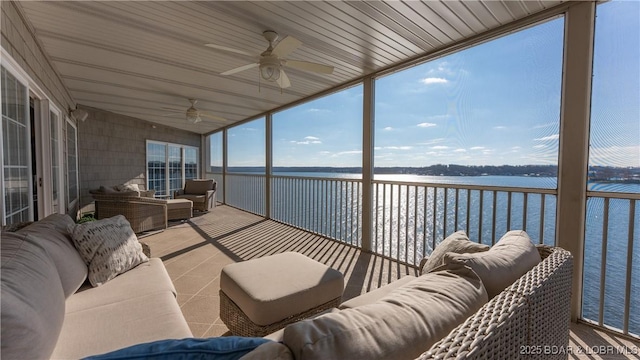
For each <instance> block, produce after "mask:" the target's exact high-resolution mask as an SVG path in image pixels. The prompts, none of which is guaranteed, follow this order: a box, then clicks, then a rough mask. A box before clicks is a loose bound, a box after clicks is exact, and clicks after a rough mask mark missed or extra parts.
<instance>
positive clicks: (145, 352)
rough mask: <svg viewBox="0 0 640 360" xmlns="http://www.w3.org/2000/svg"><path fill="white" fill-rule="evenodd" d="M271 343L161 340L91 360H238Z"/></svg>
mask: <svg viewBox="0 0 640 360" xmlns="http://www.w3.org/2000/svg"><path fill="white" fill-rule="evenodd" d="M267 342H272V341H271V340H267V339H263V338H251V337H240V336H222V337H215V338H206V339H195V338H187V339H181V340H159V341H153V342H149V343H144V344H137V345H133V346H129V347H126V348H124V349H120V350H116V351H112V352H109V353H106V354H102V355H95V356H89V357H87V358H85V359H88V360H115V359H157V360H161V359H212V360H237V359H240V358H241V357H242V356H243V355H245V354H248V353H249V352H251V351H252V350H253V349H255V348H257V347H258V346H260V345H262V344H265V343H267Z"/></svg>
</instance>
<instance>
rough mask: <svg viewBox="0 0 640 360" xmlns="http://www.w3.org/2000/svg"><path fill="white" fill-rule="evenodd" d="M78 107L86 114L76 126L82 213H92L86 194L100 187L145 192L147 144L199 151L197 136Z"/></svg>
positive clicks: (94, 109) (93, 109)
mask: <svg viewBox="0 0 640 360" xmlns="http://www.w3.org/2000/svg"><path fill="white" fill-rule="evenodd" d="M79 107H80V108H82V109H84V110H86V111H87V112H88V113H89V116H88V117H87V119H86V120H85V121H84V122H80V123H79V124H78V167H79V169H78V170H79V174H80V206H81V211H90V210H92V202H93V198H92V197H91V195H90V194H89V190H91V189H97V188H99V187H100V186H101V185H104V186H113V185H117V184H123V183H129V184H139V185H142V186H143V187H144V188H146V183H147V178H146V177H147V175H146V171H147V168H146V154H147V147H146V141H147V140H156V141H164V142H168V143H174V144H181V145H189V146H194V147H197V148H199V149H200V134H196V133H192V132H189V131H184V130H178V129H175V128H171V127H165V126H162V125H158V124H153V123H150V122H147V121H144V120H140V119H137V118H133V117H129V116H124V115H119V114H115V113H112V112H108V111H104V110H100V109H96V108H92V107H87V106H82V105H79ZM199 151H202V149H200V150H199Z"/></svg>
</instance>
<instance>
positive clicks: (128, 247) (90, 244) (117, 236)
mask: <svg viewBox="0 0 640 360" xmlns="http://www.w3.org/2000/svg"><path fill="white" fill-rule="evenodd" d="M69 233H71V238H72V239H73V243H74V245H75V247H76V249H78V252H79V253H80V256H81V257H82V260H84V262H85V264H87V266H88V267H89V276H88V277H89V282H91V285H93V286H100V285H102V284H104V283H105V282H107V281H109V280H111V279H113V278H114V277H116V276H118V275H119V274H122V273H124V272H127V271H129V270H130V269H132V268H134V267H136V266H138V265H139V264H141V263H143V262H147V261H149V258H147V256H146V255H145V254H144V253H143V252H142V245H140V242H139V241H138V238H137V237H136V234H135V233H134V232H133V230H132V229H131V225H130V224H129V221H127V219H126V218H125V217H124V216H122V215H116V216H114V217H111V218H108V219H102V220H97V221H90V222H87V223H84V224H76V225H70V226H69Z"/></svg>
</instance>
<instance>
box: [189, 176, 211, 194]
mask: <svg viewBox="0 0 640 360" xmlns="http://www.w3.org/2000/svg"><path fill="white" fill-rule="evenodd" d="M208 190H213V180H187V182H186V183H185V185H184V193H185V194H190V195H202V194H204V193H206V192H207V191H208Z"/></svg>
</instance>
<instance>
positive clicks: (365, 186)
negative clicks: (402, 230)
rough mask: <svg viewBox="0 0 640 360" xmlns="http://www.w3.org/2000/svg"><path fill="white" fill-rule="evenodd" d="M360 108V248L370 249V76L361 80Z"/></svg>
mask: <svg viewBox="0 0 640 360" xmlns="http://www.w3.org/2000/svg"><path fill="white" fill-rule="evenodd" d="M363 84H364V89H363V97H362V98H363V101H362V103H363V109H362V250H363V251H366V252H370V251H371V245H372V238H371V237H372V229H373V201H372V200H373V166H374V165H373V144H374V122H375V119H374V110H375V107H374V95H375V88H374V87H375V81H374V79H373V77H372V76H368V77H366V78H364V80H363Z"/></svg>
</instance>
